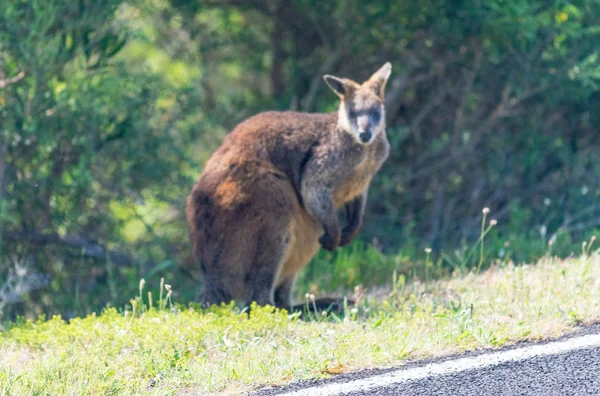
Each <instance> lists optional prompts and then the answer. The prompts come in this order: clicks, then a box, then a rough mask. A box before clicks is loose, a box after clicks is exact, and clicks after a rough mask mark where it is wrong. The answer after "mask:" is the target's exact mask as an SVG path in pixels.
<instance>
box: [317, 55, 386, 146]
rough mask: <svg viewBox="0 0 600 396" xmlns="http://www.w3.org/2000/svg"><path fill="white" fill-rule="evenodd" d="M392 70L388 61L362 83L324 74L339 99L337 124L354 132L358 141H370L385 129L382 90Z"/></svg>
mask: <svg viewBox="0 0 600 396" xmlns="http://www.w3.org/2000/svg"><path fill="white" fill-rule="evenodd" d="M391 72H392V65H391V64H390V63H389V62H388V63H386V64H385V65H383V66H382V67H381V69H379V70H377V71H376V72H375V74H373V75H372V76H371V78H369V79H368V80H367V81H365V82H364V83H362V84H358V83H356V82H354V81H352V80H349V79H347V78H338V77H334V76H330V75H325V76H323V78H324V79H325V82H326V83H327V85H329V87H330V88H331V89H332V90H333V92H335V93H336V94H337V95H338V96H339V97H340V98H341V99H342V102H341V103H340V110H339V112H338V126H339V127H340V128H341V129H342V130H344V131H346V132H348V133H351V134H352V135H354V137H355V138H356V141H357V142H358V143H360V144H364V145H369V144H371V143H373V141H374V140H375V138H376V137H377V135H378V134H379V133H380V132H381V131H383V130H384V128H385V108H384V92H383V91H384V89H385V84H386V82H387V80H388V78H389V77H390V73H391Z"/></svg>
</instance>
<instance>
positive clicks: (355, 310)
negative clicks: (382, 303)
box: [350, 308, 358, 315]
mask: <svg viewBox="0 0 600 396" xmlns="http://www.w3.org/2000/svg"><path fill="white" fill-rule="evenodd" d="M350 312H352V313H353V314H355V315H356V314H357V313H358V308H352V309H351V310H350Z"/></svg>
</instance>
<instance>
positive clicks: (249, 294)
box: [244, 227, 289, 305]
mask: <svg viewBox="0 0 600 396" xmlns="http://www.w3.org/2000/svg"><path fill="white" fill-rule="evenodd" d="M256 238H257V240H256V241H255V243H256V250H255V255H254V257H253V258H252V261H251V262H250V263H249V265H248V267H247V268H246V271H247V272H246V274H245V275H244V286H245V289H246V296H245V302H246V303H247V304H250V303H252V302H254V301H256V303H258V304H259V305H266V304H269V305H275V304H276V302H275V290H274V289H275V281H276V277H277V275H278V272H279V271H280V269H281V265H282V263H283V260H284V258H285V255H286V252H287V248H288V243H289V237H288V236H287V233H283V234H282V232H281V227H277V228H276V229H269V230H264V231H262V232H260V233H258V234H257V236H256Z"/></svg>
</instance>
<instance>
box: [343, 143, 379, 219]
mask: <svg viewBox="0 0 600 396" xmlns="http://www.w3.org/2000/svg"><path fill="white" fill-rule="evenodd" d="M359 149H360V150H361V151H360V152H357V153H356V154H355V156H353V157H352V158H351V160H350V161H348V163H347V164H346V166H344V168H343V169H341V170H342V172H341V174H342V175H343V176H342V177H341V178H340V183H339V184H338V186H337V188H335V189H334V201H335V205H336V206H337V207H341V206H342V205H343V204H344V203H346V202H348V201H350V200H352V199H354V198H356V197H357V196H359V195H361V194H363V193H364V192H365V190H367V188H368V187H369V184H370V183H371V180H372V179H373V176H374V175H375V173H377V171H378V170H379V168H380V167H381V165H382V164H383V162H384V161H385V160H386V158H387V156H388V151H389V144H388V142H387V140H386V139H385V137H382V139H381V140H380V141H377V142H375V143H373V145H372V146H369V147H366V148H362V147H361V148H359Z"/></svg>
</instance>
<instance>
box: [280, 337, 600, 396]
mask: <svg viewBox="0 0 600 396" xmlns="http://www.w3.org/2000/svg"><path fill="white" fill-rule="evenodd" d="M598 346H600V334H590V335H586V336H582V337H577V338H570V339H567V340H565V341H557V342H551V343H548V344H541V345H533V346H529V347H525V348H519V349H512V350H509V351H505V352H496V353H488V354H483V355H479V356H475V357H468V358H460V359H456V360H448V361H445V362H442V363H431V364H428V365H426V366H422V367H415V368H411V369H406V370H402V369H398V370H394V371H391V372H388V373H386V374H382V375H378V376H376V377H370V378H365V379H360V380H354V381H350V382H345V383H331V384H327V385H323V386H313V387H310V388H305V389H301V390H297V391H294V392H289V393H284V395H288V396H325V395H328V396H329V395H343V394H347V393H350V392H357V391H363V392H364V391H368V390H371V389H375V388H380V387H385V386H389V385H392V384H401V383H405V382H409V381H415V380H419V379H423V378H428V377H435V376H438V375H445V374H453V373H458V372H461V371H467V370H473V369H478V368H479V369H480V368H484V367H491V366H497V365H499V364H502V363H508V362H519V361H522V360H526V359H530V358H534V357H538V356H550V355H560V354H562V353H565V352H570V351H574V350H577V349H584V348H591V347H598Z"/></svg>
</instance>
